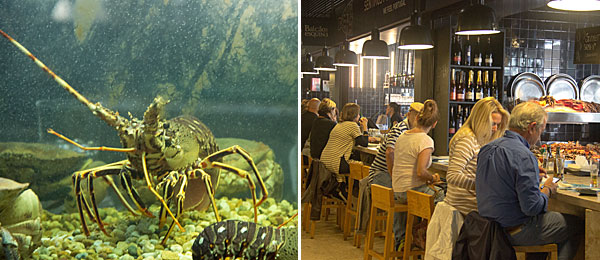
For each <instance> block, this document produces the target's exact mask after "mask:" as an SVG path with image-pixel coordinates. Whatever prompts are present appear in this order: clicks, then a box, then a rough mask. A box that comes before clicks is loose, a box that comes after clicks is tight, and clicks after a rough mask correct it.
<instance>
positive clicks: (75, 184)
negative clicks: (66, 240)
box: [73, 172, 93, 236]
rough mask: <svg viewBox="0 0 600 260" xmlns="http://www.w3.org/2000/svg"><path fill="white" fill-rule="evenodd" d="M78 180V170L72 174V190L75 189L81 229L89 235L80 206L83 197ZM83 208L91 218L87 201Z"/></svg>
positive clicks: (79, 178) (79, 177) (79, 179)
mask: <svg viewBox="0 0 600 260" xmlns="http://www.w3.org/2000/svg"><path fill="white" fill-rule="evenodd" d="M80 182H81V173H79V172H76V173H74V174H73V187H74V190H75V198H76V201H77V209H78V211H79V219H80V220H81V226H82V229H83V233H84V234H85V235H86V236H89V235H90V230H89V229H88V226H87V223H86V222H85V217H84V216H83V206H82V204H83V203H82V200H83V198H82V194H81V185H80ZM85 209H86V211H87V213H88V217H90V219H93V218H92V213H91V212H90V208H89V207H88V206H87V203H86V205H85Z"/></svg>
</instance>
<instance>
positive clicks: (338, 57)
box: [333, 41, 358, 67]
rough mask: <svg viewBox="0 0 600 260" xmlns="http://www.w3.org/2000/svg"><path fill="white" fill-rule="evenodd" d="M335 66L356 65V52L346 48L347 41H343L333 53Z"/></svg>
mask: <svg viewBox="0 0 600 260" xmlns="http://www.w3.org/2000/svg"><path fill="white" fill-rule="evenodd" d="M333 65H335V66H342V67H356V66H358V59H357V58H356V53H354V52H353V51H351V50H349V49H348V42H346V41H345V42H344V44H342V46H341V47H340V51H338V52H337V53H336V54H335V62H334V63H333Z"/></svg>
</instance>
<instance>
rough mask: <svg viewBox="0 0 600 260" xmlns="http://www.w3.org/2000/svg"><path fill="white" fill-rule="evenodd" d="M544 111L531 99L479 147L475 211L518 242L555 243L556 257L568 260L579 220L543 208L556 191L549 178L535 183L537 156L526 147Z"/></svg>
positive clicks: (543, 119)
mask: <svg viewBox="0 0 600 260" xmlns="http://www.w3.org/2000/svg"><path fill="white" fill-rule="evenodd" d="M547 117H548V116H547V114H546V112H545V111H544V109H543V108H542V107H541V106H539V105H538V104H536V103H533V102H524V103H521V104H519V105H517V106H515V108H514V109H513V111H512V114H511V117H510V121H509V124H508V128H509V130H507V131H506V132H505V134H504V136H503V137H501V138H498V139H496V140H495V141H493V142H490V143H489V144H487V145H485V146H483V147H482V148H481V150H480V151H479V156H478V159H477V173H476V177H475V185H476V187H475V189H476V191H477V208H478V211H479V215H481V216H482V217H486V218H488V219H491V220H494V221H496V222H498V223H500V225H501V226H502V227H504V228H505V229H506V231H507V232H508V233H509V238H508V239H509V240H510V242H511V243H512V244H513V245H515V246H517V245H519V246H529V245H543V244H550V243H556V244H558V259H565V260H566V259H571V258H573V256H574V255H575V253H576V252H577V246H578V243H579V240H580V239H581V237H582V235H583V221H582V220H580V219H579V218H577V217H575V216H571V215H567V214H562V213H558V212H551V211H548V198H550V197H551V196H552V194H555V193H556V192H557V191H556V189H557V184H555V183H553V182H552V178H549V179H548V180H546V182H544V186H543V188H542V189H540V188H539V184H540V181H539V168H538V161H537V159H536V158H535V156H534V155H533V153H532V152H531V151H530V150H529V147H530V146H531V145H533V144H535V143H537V142H538V141H539V140H540V135H541V134H542V132H544V129H545V128H546V121H547Z"/></svg>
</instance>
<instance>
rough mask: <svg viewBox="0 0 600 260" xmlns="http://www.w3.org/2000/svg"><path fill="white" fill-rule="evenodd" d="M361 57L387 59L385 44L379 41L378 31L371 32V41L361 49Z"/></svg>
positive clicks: (388, 55)
mask: <svg viewBox="0 0 600 260" xmlns="http://www.w3.org/2000/svg"><path fill="white" fill-rule="evenodd" d="M362 57H363V58H365V59H389V58H390V54H389V53H388V48H387V43H385V42H384V41H382V40H380V39H379V30H377V29H375V30H373V31H372V32H371V39H370V40H368V41H366V42H365V43H364V44H363V47H362Z"/></svg>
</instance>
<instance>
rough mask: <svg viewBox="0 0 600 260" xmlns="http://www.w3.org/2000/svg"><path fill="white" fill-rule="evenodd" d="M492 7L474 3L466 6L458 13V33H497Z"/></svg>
mask: <svg viewBox="0 0 600 260" xmlns="http://www.w3.org/2000/svg"><path fill="white" fill-rule="evenodd" d="M499 32H500V31H499V30H498V24H496V14H495V13H494V9H492V8H490V7H488V6H485V5H481V4H474V5H470V6H468V7H466V8H465V9H463V10H462V11H461V12H460V13H459V14H458V28H457V29H456V34H458V35H481V34H494V33H499Z"/></svg>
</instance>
